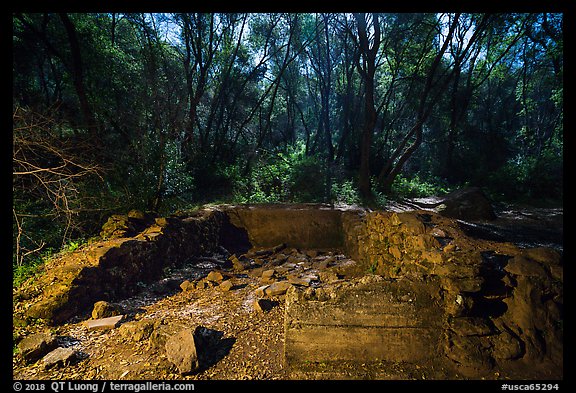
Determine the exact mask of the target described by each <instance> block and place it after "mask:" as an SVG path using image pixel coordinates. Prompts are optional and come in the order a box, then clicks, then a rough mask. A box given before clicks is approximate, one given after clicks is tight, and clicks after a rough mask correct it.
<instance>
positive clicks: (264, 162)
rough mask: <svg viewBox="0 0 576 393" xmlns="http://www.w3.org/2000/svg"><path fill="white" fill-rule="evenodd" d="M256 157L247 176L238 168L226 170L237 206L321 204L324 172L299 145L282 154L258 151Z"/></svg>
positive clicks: (313, 158) (319, 164)
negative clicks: (297, 203)
mask: <svg viewBox="0 0 576 393" xmlns="http://www.w3.org/2000/svg"><path fill="white" fill-rule="evenodd" d="M259 153H260V154H259V157H258V158H257V159H256V162H255V164H254V166H253V167H252V168H251V170H250V172H249V174H248V175H247V176H242V175H241V170H240V167H239V165H238V164H237V165H234V166H232V167H231V168H229V169H228V170H227V173H228V174H229V176H231V178H232V179H233V183H234V191H233V195H234V197H233V199H234V201H235V202H237V203H275V202H301V203H314V202H323V201H326V200H327V199H328V197H327V196H326V177H327V172H326V169H325V167H324V166H325V165H324V163H323V162H322V161H321V160H320V159H319V158H318V157H316V156H308V155H306V153H305V145H304V144H303V143H301V142H298V143H296V144H295V145H294V146H290V147H288V148H287V149H286V150H285V151H277V152H269V151H266V150H263V149H262V150H260V151H259Z"/></svg>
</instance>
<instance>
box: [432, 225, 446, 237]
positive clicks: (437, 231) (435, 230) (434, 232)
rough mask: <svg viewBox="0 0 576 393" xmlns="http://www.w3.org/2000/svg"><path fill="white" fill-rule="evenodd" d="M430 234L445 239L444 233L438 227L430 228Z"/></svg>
mask: <svg viewBox="0 0 576 393" xmlns="http://www.w3.org/2000/svg"><path fill="white" fill-rule="evenodd" d="M430 234H431V235H432V236H434V237H446V232H444V231H443V230H442V229H440V228H438V227H435V228H432V230H431V231H430Z"/></svg>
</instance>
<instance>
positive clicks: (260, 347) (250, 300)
mask: <svg viewBox="0 0 576 393" xmlns="http://www.w3.org/2000/svg"><path fill="white" fill-rule="evenodd" d="M396 209H397V210H406V209H404V208H402V207H400V206H396ZM497 214H498V216H499V218H498V219H497V220H495V221H492V222H479V223H463V225H464V227H468V230H469V231H470V234H471V235H472V236H473V237H474V236H478V237H483V236H484V237H490V236H492V237H493V239H489V240H499V239H502V240H503V239H506V240H507V241H513V242H516V243H518V244H519V245H522V246H530V247H537V246H548V247H553V248H556V249H559V250H560V251H561V250H562V248H563V244H562V209H561V208H556V209H536V208H530V209H529V208H525V207H522V208H520V207H513V206H509V205H502V206H500V208H499V209H498V210H497ZM510 237H512V239H510ZM290 252H291V253H292V255H293V256H294V257H297V258H301V259H302V258H304V257H305V258H306V259H307V260H308V262H306V263H304V262H302V263H300V266H298V264H294V263H291V264H290V266H288V262H286V263H284V265H286V266H284V265H280V266H278V265H275V266H274V268H275V269H276V270H277V272H282V274H283V275H286V274H288V273H290V272H292V273H294V272H296V271H297V270H298V269H300V272H302V271H306V272H307V274H312V275H316V276H317V277H322V275H323V274H325V273H324V272H323V269H325V271H328V268H327V266H326V263H324V264H322V263H318V262H322V261H323V258H322V257H324V259H325V258H332V260H336V261H339V262H338V263H345V262H347V261H348V259H347V258H346V257H345V256H343V255H337V253H335V252H332V251H329V250H325V251H323V252H319V253H318V256H316V257H310V256H309V255H306V254H307V253H306V251H305V250H294V249H293V250H291V251H290ZM314 252H315V253H316V252H317V251H316V250H315V251H314ZM286 253H287V254H288V251H287V252H286ZM313 255H314V254H313ZM302 260H304V259H302ZM294 265H296V266H294ZM215 266H216V265H212V264H209V263H206V264H204V265H197V264H196V265H194V266H191V265H190V266H183V267H182V268H180V269H178V270H174V271H172V272H171V273H170V276H169V277H164V278H163V279H161V280H159V281H158V282H157V283H156V284H153V285H150V286H149V287H147V288H145V289H143V291H142V292H140V293H138V294H137V295H135V296H133V297H131V298H128V299H125V300H123V301H121V302H119V303H118V305H119V306H121V307H122V308H123V309H124V310H128V312H126V315H128V317H129V318H128V320H140V321H141V320H151V321H154V322H156V323H157V324H162V325H166V326H172V325H173V326H181V327H182V326H185V327H188V328H190V329H192V330H194V329H195V328H197V327H202V328H203V329H204V332H205V334H206V335H208V336H209V338H210V342H211V348H210V351H209V353H208V352H206V353H204V354H199V358H200V360H201V365H200V369H199V370H198V372H195V373H193V374H190V375H185V376H182V375H180V373H179V372H178V370H177V369H176V368H175V366H174V365H173V364H172V363H171V362H170V361H169V360H168V359H167V356H166V354H165V352H164V351H163V350H160V349H158V347H155V346H153V345H151V344H150V340H141V341H137V340H134V339H133V337H130V336H129V335H128V336H127V335H126V334H123V333H122V330H121V329H120V328H116V329H111V330H89V329H87V327H86V325H85V321H86V320H88V319H90V315H88V314H87V315H78V316H76V317H75V318H73V319H72V320H71V321H69V323H66V324H64V325H61V326H57V327H54V328H52V333H54V334H56V335H57V337H58V342H59V345H60V346H64V347H70V348H73V349H74V350H76V351H77V353H78V354H79V355H80V356H79V359H78V360H77V361H76V362H74V364H71V365H68V366H66V367H62V368H50V369H45V368H44V367H43V364H42V362H36V363H33V364H25V363H24V362H23V360H22V359H21V358H19V357H18V356H14V357H13V377H14V379H23V380H28V379H50V380H64V379H69V380H72V379H82V380H86V379H107V380H122V379H125V380H136V379H146V380H149V379H158V380H171V379H178V380H182V379H190V380H207V379H217V380H220V379H223V380H244V379H252V380H263V379H266V380H275V379H289V378H291V376H290V374H289V372H288V371H287V370H285V369H284V366H283V351H284V295H279V296H272V297H271V298H270V299H271V300H272V301H273V302H274V305H275V306H274V307H272V308H271V309H270V310H269V311H262V310H257V308H256V307H255V305H254V302H255V301H256V300H257V299H258V298H259V296H258V295H257V289H258V288H259V287H261V286H262V271H263V269H265V268H267V267H266V265H264V266H263V267H262V268H260V269H257V270H245V271H242V272H233V271H229V272H224V271H223V273H225V274H228V276H229V277H230V279H231V280H232V282H233V284H234V286H233V287H232V288H231V289H230V290H220V289H219V288H218V286H213V287H207V288H203V289H200V288H195V289H192V290H181V289H180V287H178V284H179V283H181V282H182V281H183V280H184V279H185V278H188V279H189V280H191V281H192V280H199V279H201V278H202V277H205V276H206V275H207V274H208V272H210V271H212V270H214V268H215ZM270 268H272V267H270ZM284 278H285V277H284ZM323 279H325V278H323ZM174 283H176V284H175V285H174ZM159 288H160V289H159ZM120 327H121V326H120ZM415 372H418V374H415ZM394 377H395V378H400V379H443V378H448V379H455V378H456V379H458V376H457V375H454V374H451V375H447V374H442V375H440V374H438V375H434V374H426V370H425V369H422V370H408V369H403V368H402V367H400V366H399V367H397V368H396V369H395V370H394ZM494 378H497V376H495V377H494Z"/></svg>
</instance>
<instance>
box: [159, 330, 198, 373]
mask: <svg viewBox="0 0 576 393" xmlns="http://www.w3.org/2000/svg"><path fill="white" fill-rule="evenodd" d="M165 349H166V357H167V358H168V360H169V361H170V362H172V363H173V364H174V365H175V366H176V367H177V368H178V371H179V372H180V374H181V375H186V374H190V373H192V372H194V371H196V370H197V369H198V367H199V362H198V355H197V353H196V343H195V341H194V333H193V332H192V331H191V330H190V329H183V330H181V331H180V332H179V333H177V334H175V335H173V336H171V337H169V338H168V339H167V340H166V345H165Z"/></svg>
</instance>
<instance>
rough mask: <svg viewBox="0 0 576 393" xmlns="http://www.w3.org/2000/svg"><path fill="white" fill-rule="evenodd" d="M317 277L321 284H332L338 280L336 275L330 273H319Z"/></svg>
mask: <svg viewBox="0 0 576 393" xmlns="http://www.w3.org/2000/svg"><path fill="white" fill-rule="evenodd" d="M318 276H319V278H320V281H322V282H332V281H337V280H338V279H339V278H338V274H336V273H334V272H331V271H320V272H318Z"/></svg>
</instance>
